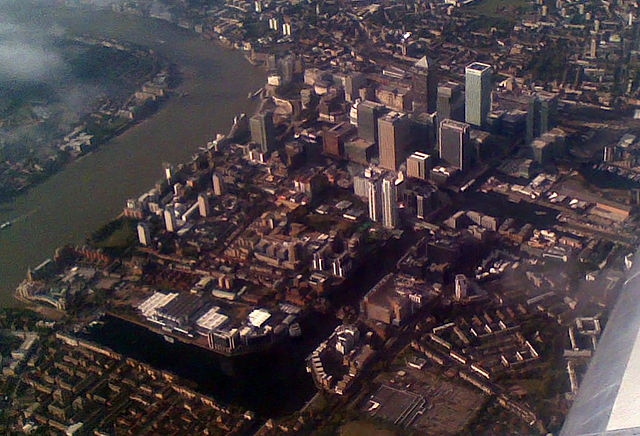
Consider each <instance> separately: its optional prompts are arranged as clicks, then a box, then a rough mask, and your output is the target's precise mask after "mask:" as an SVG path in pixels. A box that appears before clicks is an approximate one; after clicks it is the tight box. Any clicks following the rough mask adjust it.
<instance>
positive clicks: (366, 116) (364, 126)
mask: <svg viewBox="0 0 640 436" xmlns="http://www.w3.org/2000/svg"><path fill="white" fill-rule="evenodd" d="M384 111H385V107H384V105H383V104H380V103H376V102H373V101H368V100H365V101H363V102H362V103H360V104H359V105H358V136H359V137H360V138H362V139H364V140H365V141H367V142H373V143H376V144H377V143H378V118H380V117H381V116H382V115H383V114H384Z"/></svg>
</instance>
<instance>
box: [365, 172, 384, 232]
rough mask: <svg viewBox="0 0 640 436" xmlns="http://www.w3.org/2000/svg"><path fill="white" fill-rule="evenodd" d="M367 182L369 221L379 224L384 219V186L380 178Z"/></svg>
mask: <svg viewBox="0 0 640 436" xmlns="http://www.w3.org/2000/svg"><path fill="white" fill-rule="evenodd" d="M367 182H368V187H367V191H368V200H369V219H370V220H371V221H374V222H378V221H380V220H381V219H382V184H381V183H380V179H378V178H371V179H367Z"/></svg>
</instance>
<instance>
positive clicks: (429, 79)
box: [411, 56, 438, 113]
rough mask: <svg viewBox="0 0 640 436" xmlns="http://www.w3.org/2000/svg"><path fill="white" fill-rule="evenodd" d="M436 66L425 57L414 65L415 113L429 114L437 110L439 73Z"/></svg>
mask: <svg viewBox="0 0 640 436" xmlns="http://www.w3.org/2000/svg"><path fill="white" fill-rule="evenodd" d="M437 70H438V69H437V66H436V64H435V63H434V62H433V61H432V60H431V59H428V58H427V57H426V56H424V57H423V58H422V59H420V60H419V61H418V62H416V63H415V64H414V65H413V71H412V77H411V88H412V90H413V104H414V111H415V110H416V109H417V110H422V111H425V110H426V111H427V112H429V113H431V112H435V110H436V99H437V94H438V71H437Z"/></svg>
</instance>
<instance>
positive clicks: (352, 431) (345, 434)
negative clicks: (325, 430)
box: [340, 421, 397, 436]
mask: <svg viewBox="0 0 640 436" xmlns="http://www.w3.org/2000/svg"><path fill="white" fill-rule="evenodd" d="M340 436H397V433H396V432H394V431H391V430H387V429H385V428H380V427H378V426H377V425H376V424H374V423H372V422H367V421H351V422H349V423H347V424H345V425H343V426H342V427H340Z"/></svg>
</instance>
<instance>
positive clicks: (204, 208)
mask: <svg viewBox="0 0 640 436" xmlns="http://www.w3.org/2000/svg"><path fill="white" fill-rule="evenodd" d="M198 212H199V213H200V216H201V217H208V216H209V198H208V197H207V194H198Z"/></svg>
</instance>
